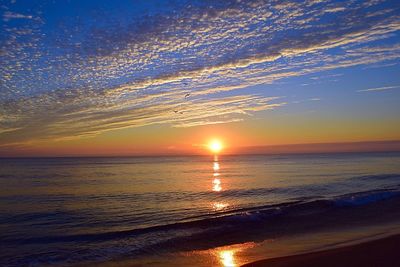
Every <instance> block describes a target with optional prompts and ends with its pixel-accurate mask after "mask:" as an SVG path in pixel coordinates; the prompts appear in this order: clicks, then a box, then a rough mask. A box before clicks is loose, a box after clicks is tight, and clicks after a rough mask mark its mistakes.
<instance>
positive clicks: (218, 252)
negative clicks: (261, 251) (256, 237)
mask: <svg viewBox="0 0 400 267" xmlns="http://www.w3.org/2000/svg"><path fill="white" fill-rule="evenodd" d="M254 246H255V243H253V242H248V243H242V244H235V245H231V246H226V247H220V248H216V249H214V255H215V256H216V257H217V258H218V261H219V263H220V266H223V267H235V266H241V265H242V264H244V263H246V262H248V259H246V258H244V257H243V256H244V255H243V251H245V250H247V249H249V248H252V247H254Z"/></svg>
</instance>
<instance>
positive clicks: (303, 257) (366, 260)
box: [243, 235, 400, 267]
mask: <svg viewBox="0 0 400 267" xmlns="http://www.w3.org/2000/svg"><path fill="white" fill-rule="evenodd" d="M399 246H400V235H394V236H390V237H385V238H382V239H379V240H374V241H369V242H365V243H361V244H357V245H352V246H346V247H342V248H335V249H330V250H325V251H319V252H312V253H306V254H300V255H293V256H287V257H280V258H273V259H266V260H260V261H256V262H253V263H249V264H245V265H243V267H264V266H266V267H314V266H324V267H345V266H349V267H350V266H351V267H398V266H400V257H399Z"/></svg>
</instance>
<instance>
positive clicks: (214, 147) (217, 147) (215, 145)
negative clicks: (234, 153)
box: [208, 140, 222, 153]
mask: <svg viewBox="0 0 400 267" xmlns="http://www.w3.org/2000/svg"><path fill="white" fill-rule="evenodd" d="M208 148H209V149H210V150H211V152H213V153H218V152H220V151H221V150H222V143H221V141H219V140H213V141H211V142H210V144H209V145H208Z"/></svg>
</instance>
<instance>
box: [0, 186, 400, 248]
mask: <svg viewBox="0 0 400 267" xmlns="http://www.w3.org/2000/svg"><path fill="white" fill-rule="evenodd" d="M390 199H397V200H400V189H398V188H392V189H386V190H371V191H365V192H357V193H351V194H345V195H341V196H337V197H333V198H319V199H312V200H310V199H302V200H296V201H291V202H285V203H280V204H274V205H264V206H257V207H251V208H241V209H235V210H230V211H226V212H221V213H218V214H214V215H210V216H209V217H207V218H202V219H196V218H195V217H188V218H185V219H183V220H182V221H180V222H177V223H172V224H165V225H157V226H152V227H147V228H138V229H131V230H125V231H111V232H103V233H91V234H75V235H55V236H44V237H31V238H25V239H18V240H13V239H8V240H5V241H6V242H8V243H13V244H36V243H38V244H47V243H64V242H104V241H109V240H118V239H124V238H132V237H139V236H142V235H146V234H157V233H160V232H166V231H168V232H174V231H188V233H191V232H190V230H192V229H197V230H202V231H203V232H207V231H215V230H216V229H219V230H221V229H228V228H229V229H232V228H236V229H239V230H240V231H243V229H245V228H244V227H245V226H246V224H263V225H269V226H271V225H272V224H276V223H279V222H282V223H283V222H284V221H285V220H287V219H288V218H290V219H291V220H300V219H302V220H305V222H306V221H307V220H310V221H311V220H312V219H313V218H315V217H320V218H321V217H323V216H326V215H327V214H328V213H331V212H340V211H343V210H344V209H346V211H347V212H348V211H349V208H351V207H354V208H357V207H360V206H365V207H366V206H369V205H371V204H374V203H378V202H382V201H385V200H390ZM399 207H400V205H399ZM351 212H352V209H350V212H349V213H351Z"/></svg>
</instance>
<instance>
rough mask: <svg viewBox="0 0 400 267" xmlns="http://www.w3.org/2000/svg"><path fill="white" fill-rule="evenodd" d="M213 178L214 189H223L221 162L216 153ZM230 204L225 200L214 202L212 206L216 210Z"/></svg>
mask: <svg viewBox="0 0 400 267" xmlns="http://www.w3.org/2000/svg"><path fill="white" fill-rule="evenodd" d="M213 170H214V172H213V180H212V191H214V192H220V191H222V185H221V184H222V182H221V179H220V178H219V177H220V172H219V171H220V164H219V162H218V155H214V162H213ZM228 206H229V204H228V203H225V202H214V203H212V208H213V210H214V211H221V210H223V209H225V208H227V207H228Z"/></svg>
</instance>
